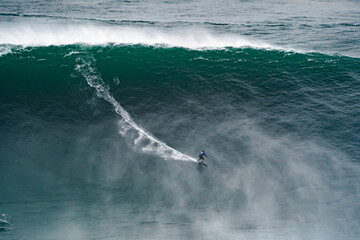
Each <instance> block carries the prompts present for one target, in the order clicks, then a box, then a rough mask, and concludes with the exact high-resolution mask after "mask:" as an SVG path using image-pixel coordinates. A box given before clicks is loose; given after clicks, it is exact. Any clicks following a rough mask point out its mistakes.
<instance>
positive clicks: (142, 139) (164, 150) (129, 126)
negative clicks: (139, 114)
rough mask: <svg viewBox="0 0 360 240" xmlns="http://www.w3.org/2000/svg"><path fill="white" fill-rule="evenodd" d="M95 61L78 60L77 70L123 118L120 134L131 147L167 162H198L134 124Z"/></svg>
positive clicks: (120, 124)
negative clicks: (105, 81) (95, 65)
mask: <svg viewBox="0 0 360 240" xmlns="http://www.w3.org/2000/svg"><path fill="white" fill-rule="evenodd" d="M92 61H94V60H93V59H87V60H85V59H84V58H81V57H79V58H77V62H78V63H79V65H77V67H76V70H77V71H78V72H79V73H81V74H82V75H83V76H84V77H85V79H86V81H87V82H88V84H89V85H90V86H91V87H93V88H95V89H96V92H97V94H98V96H99V97H101V98H103V99H105V100H106V101H108V102H109V103H111V104H112V105H113V107H114V110H115V111H116V113H117V114H119V115H120V116H121V117H122V121H120V122H119V127H120V131H119V133H120V134H121V135H123V136H124V137H126V138H128V140H129V143H130V146H132V147H133V148H134V149H135V150H139V151H141V152H144V153H148V154H154V155H157V156H160V157H162V158H163V159H165V160H180V161H191V162H196V159H195V158H193V157H190V156H188V155H186V154H183V153H181V152H179V151H177V150H176V149H174V148H172V147H170V146H168V145H167V144H166V143H164V142H162V141H160V140H159V139H157V138H155V137H154V136H153V135H152V134H151V133H149V132H148V131H146V130H145V129H143V128H142V127H141V126H139V125H138V124H137V123H135V122H134V120H133V119H132V117H131V116H130V114H129V113H128V112H127V111H126V110H125V109H124V108H123V107H122V106H121V105H120V104H119V103H118V102H117V101H116V100H115V98H114V97H113V96H111V94H110V92H109V87H108V86H106V85H105V83H104V82H103V80H102V79H101V77H100V75H99V74H97V72H96V70H95V68H94V67H92ZM131 130H134V131H135V136H132V134H131V132H130V131H131Z"/></svg>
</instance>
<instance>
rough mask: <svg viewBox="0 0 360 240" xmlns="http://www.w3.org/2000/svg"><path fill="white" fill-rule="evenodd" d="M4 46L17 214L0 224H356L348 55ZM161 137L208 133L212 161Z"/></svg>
mask: <svg viewBox="0 0 360 240" xmlns="http://www.w3.org/2000/svg"><path fill="white" fill-rule="evenodd" d="M1 61H2V63H1V65H0V76H1V82H0V90H1V94H0V100H1V103H2V104H1V109H0V110H1V115H0V120H1V122H2V124H1V127H0V136H1V138H0V143H1V145H0V146H1V148H0V152H1V153H2V158H1V165H2V166H3V167H2V168H1V179H2V181H3V182H6V185H4V186H2V188H0V191H1V192H0V193H1V196H2V197H1V200H2V203H1V206H2V208H5V209H8V210H7V212H6V213H7V214H9V216H11V217H12V218H15V220H13V219H10V220H9V219H8V220H4V222H5V221H7V222H11V225H9V226H7V225H6V224H5V223H4V224H5V225H6V228H7V229H8V230H9V229H11V230H9V231H5V234H7V235H5V236H10V237H11V236H14V235H16V234H19V233H23V234H25V233H24V231H25V232H26V229H28V228H29V224H30V223H27V221H30V219H32V220H31V221H32V222H33V221H35V223H32V224H34V227H35V228H36V229H37V230H36V231H34V232H33V233H31V234H30V233H26V235H27V236H29V237H30V238H37V237H38V236H39V235H38V234H41V232H43V231H45V232H46V234H45V236H46V237H45V238H44V239H48V238H51V239H61V237H59V236H60V235H59V231H61V230H60V229H62V228H64V229H66V231H65V232H66V234H67V235H66V236H67V237H66V238H70V239H91V236H92V235H95V236H98V237H95V239H97V238H99V239H101V238H103V237H104V236H105V235H106V234H105V235H104V231H105V232H107V231H111V232H113V234H114V235H113V238H114V239H119V238H120V239H122V238H126V239H129V238H130V239H132V238H134V239H137V238H145V235H146V234H150V235H151V236H153V237H154V238H158V237H159V238H161V237H165V238H167V237H175V238H183V237H185V238H199V237H201V236H204V237H206V238H207V237H210V238H212V237H215V238H217V237H221V236H225V238H229V239H231V238H233V237H237V236H242V237H246V236H249V237H252V236H253V235H252V232H253V231H255V232H258V233H259V232H260V233H261V234H264V236H265V238H269V239H275V238H279V239H283V237H285V236H286V235H288V234H290V235H292V236H302V237H304V236H305V237H306V236H307V237H312V236H320V237H319V238H322V237H324V236H326V237H329V238H331V237H332V236H330V235H329V234H334V235H333V236H335V238H338V237H344V236H346V237H349V238H352V237H353V236H355V235H356V234H357V233H356V232H357V231H356V230H354V229H355V227H356V226H357V222H358V216H357V214H356V212H357V211H358V210H359V206H358V204H356V196H357V195H358V170H357V169H358V167H357V165H358V157H357V155H358V154H359V134H358V129H359V123H358V121H357V120H358V119H359V111H357V106H358V104H359V100H360V99H359V94H358V91H357V89H358V88H359V84H360V82H359V74H360V71H359V69H360V68H359V67H360V61H359V59H356V58H350V57H344V56H329V55H324V54H318V53H309V54H301V53H294V52H285V51H278V50H261V49H251V48H226V49H218V50H215V49H213V50H190V49H184V48H167V47H151V46H142V45H130V46H129V45H123V46H122V45H108V46H87V45H70V46H51V47H28V48H25V49H18V50H14V51H13V53H11V54H7V55H3V56H2V57H1ZM96 84H98V85H96ZM111 97H112V98H111ZM111 99H113V100H111ZM111 101H115V102H116V103H118V104H120V105H121V107H122V108H123V109H124V110H125V111H127V112H128V113H129V114H130V116H131V118H132V121H134V123H135V124H137V125H136V126H139V127H141V129H146V131H147V133H149V134H150V135H151V136H154V137H156V138H157V139H158V141H159V142H158V143H153V142H152V140H151V139H150V137H149V136H147V135H141V134H140V132H139V130H137V129H136V127H134V125H131V124H128V123H127V122H126V121H125V120H124V119H125V118H124V116H122V115H121V114H120V113H119V112H116V109H115V105H113V104H114V103H112V102H111ZM160 142H163V143H164V144H166V146H168V147H172V148H175V149H176V150H178V151H180V152H181V153H183V154H186V155H189V156H191V157H194V158H196V157H197V154H198V152H199V150H202V149H205V150H206V151H207V154H208V155H209V159H207V163H208V165H209V166H208V168H205V169H204V168H203V169H197V166H196V164H195V163H191V162H186V161H185V162H184V161H179V160H183V159H182V158H181V157H180V159H177V158H176V157H175V158H172V157H169V156H170V155H171V151H170V152H169V150H166V149H165V150H164V151H162V150H161V149H162V148H161V144H160V145H159V143H160ZM80 203H81V204H80ZM79 204H80V205H79ZM41 206H42V207H41ZM18 208H25V209H27V208H30V209H33V211H35V213H31V212H27V211H25V212H26V213H23V214H19V213H18V212H17V211H15V209H18ZM41 208H44V209H46V213H37V212H36V211H38V210H37V209H39V210H40V209H41ZM259 211H260V212H259ZM69 214H70V215H69ZM83 214H85V216H86V217H85V216H82V215H83ZM99 215H101V216H102V217H100V219H99V218H98V216H99ZM19 218H24V220H20V219H19ZM38 218H46V219H48V221H49V222H50V225H49V227H48V228H46V230H45V229H44V230H42V229H43V228H42V227H41V226H39V225H38V224H39V223H37V219H38ZM219 218H220V219H225V222H219V221H220V220H219ZM25 219H29V220H25ZM101 219H102V220H101ZM125 219H126V220H125ZM202 219H203V220H202ZM344 219H345V220H344ZM228 221H229V222H228ZM270 222H271V223H270ZM32 224H31V225H32ZM98 224H100V228H101V229H106V230H99V229H98V227H97V225H98ZM204 224H205V225H204ZM207 224H209V225H210V226H211V228H212V227H214V226H216V228H217V229H218V230H217V233H216V234H215V235H214V236H210V235H209V234H208V233H207V231H210V232H211V229H210V228H208V226H207ZM88 225H89V226H92V227H90V228H91V230H90V231H88V230H85V228H86V227H85V226H88ZM169 225H170V226H172V225H173V226H174V228H173V230H171V229H170V230H169V229H167V227H166V226H169ZM263 225H265V227H263ZM140 226H141V227H140ZM210 226H209V227H210ZM314 226H316V229H317V230H315V229H314V228H313V227H314ZM114 227H115V229H118V230H115V229H114ZM139 227H140V228H141V229H143V230H144V234H145V235H143V234H140V233H136V232H137V231H138V228H139ZM199 227H201V228H203V229H204V231H205V232H203V231H201V232H198V230H196V229H198V228H199ZM294 227H296V229H297V230H296V231H292V230H291V229H293V228H294ZM338 227H341V228H344V229H345V232H339V231H337V229H338ZM265 228H269V230H265ZM278 228H280V229H281V230H280V231H279V230H278ZM328 228H333V229H334V231H329V230H328ZM174 229H175V230H174ZM74 232H75V233H74ZM74 234H75V235H74ZM76 234H78V235H76ZM283 234H284V235H283Z"/></svg>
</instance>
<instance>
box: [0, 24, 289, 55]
mask: <svg viewBox="0 0 360 240" xmlns="http://www.w3.org/2000/svg"><path fill="white" fill-rule="evenodd" d="M78 43H84V44H90V45H103V44H109V43H113V44H125V45H136V44H143V45H164V46H169V47H183V48H189V49H202V48H210V49H211V48H225V47H235V48H242V47H251V48H265V49H275V50H291V51H292V49H287V48H283V47H279V46H275V45H271V44H268V43H265V42H262V41H257V40H251V39H248V38H245V37H243V36H239V35H235V34H217V33H214V32H210V31H208V30H205V29H196V28H188V29H181V30H180V29H172V30H171V31H170V30H169V31H165V30H160V29H158V28H140V27H125V26H95V25H83V26H80V25H75V26H60V25H58V26H30V25H28V26H26V25H23V26H10V27H9V26H0V44H3V45H4V44H10V45H22V46H50V45H70V44H78Z"/></svg>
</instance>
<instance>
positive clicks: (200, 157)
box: [198, 150, 208, 166]
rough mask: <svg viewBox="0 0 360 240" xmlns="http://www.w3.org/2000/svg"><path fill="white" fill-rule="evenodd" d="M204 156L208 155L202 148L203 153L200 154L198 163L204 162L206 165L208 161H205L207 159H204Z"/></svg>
mask: <svg viewBox="0 0 360 240" xmlns="http://www.w3.org/2000/svg"><path fill="white" fill-rule="evenodd" d="M204 156H205V157H208V156H207V155H206V153H205V151H204V150H202V151H201V153H200V154H199V159H198V163H199V164H203V165H205V166H206V163H204V160H205V159H204Z"/></svg>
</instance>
